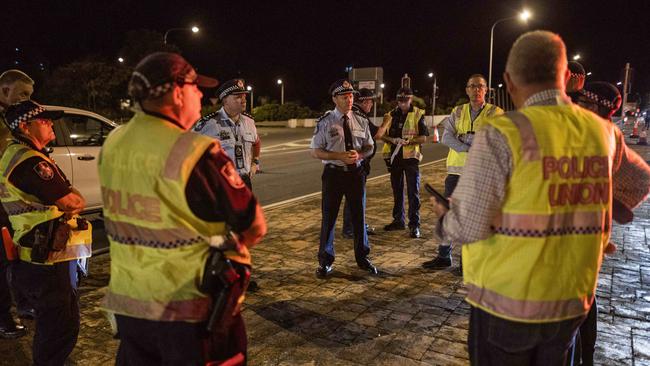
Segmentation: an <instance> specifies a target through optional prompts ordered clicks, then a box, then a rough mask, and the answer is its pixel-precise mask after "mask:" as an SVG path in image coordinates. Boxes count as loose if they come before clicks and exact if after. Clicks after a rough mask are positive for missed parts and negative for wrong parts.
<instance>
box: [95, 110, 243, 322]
mask: <svg viewBox="0 0 650 366" xmlns="http://www.w3.org/2000/svg"><path fill="white" fill-rule="evenodd" d="M143 136H146V139H142V137H143ZM214 145H218V142H217V141H216V140H214V139H212V138H209V137H207V136H203V135H200V134H197V133H194V132H187V131H182V130H181V129H179V128H178V127H176V126H174V125H172V124H170V123H168V122H166V121H164V120H161V119H158V118H156V117H153V116H149V115H145V114H141V113H138V114H136V115H135V116H134V117H133V119H132V120H131V121H130V122H129V123H127V124H126V125H123V126H121V127H119V128H117V129H115V130H114V131H113V132H111V134H110V135H109V137H108V138H107V140H106V142H105V143H104V147H103V150H102V159H101V162H100V163H99V173H100V182H101V186H102V197H103V200H104V217H105V222H106V231H107V233H108V234H109V242H110V251H111V280H110V283H109V288H108V291H107V294H106V297H105V298H104V301H103V305H102V306H103V308H104V309H106V310H108V311H109V312H112V313H117V314H123V315H127V316H131V317H135V318H141V319H149V320H156V321H186V322H199V321H203V320H205V319H206V318H207V316H208V310H209V307H210V302H211V300H210V298H209V296H208V295H206V294H203V293H201V292H200V291H199V289H198V285H199V283H200V282H201V278H202V276H203V268H204V265H205V261H206V260H207V257H208V251H209V245H208V242H209V240H210V237H212V236H216V235H225V234H226V232H227V230H226V225H225V223H224V222H206V221H203V220H201V219H200V218H198V217H196V216H195V215H194V213H193V212H192V210H191V209H190V207H189V205H188V204H187V202H186V199H185V187H186V185H187V182H188V180H189V177H190V175H191V173H192V170H193V169H194V166H195V165H196V163H197V162H198V161H199V159H200V158H201V157H202V156H203V155H204V153H205V152H206V151H207V150H208V149H210V148H211V147H213V146H214ZM134 159H135V160H137V161H139V162H141V163H140V164H135V163H134V161H133V160H134ZM246 255H247V256H248V258H250V257H249V255H248V252H246ZM249 263H250V262H249Z"/></svg>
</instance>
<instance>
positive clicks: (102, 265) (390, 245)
mask: <svg viewBox="0 0 650 366" xmlns="http://www.w3.org/2000/svg"><path fill="white" fill-rule="evenodd" d="M635 149H637V150H638V151H639V152H640V153H641V154H642V155H643V156H644V158H645V159H646V160H650V148H648V147H643V146H635ZM422 176H423V180H424V181H427V182H430V183H432V184H433V185H434V186H437V188H440V189H441V190H442V183H443V180H444V177H445V172H444V162H439V163H435V164H432V165H428V166H426V167H423V168H422ZM314 179H318V177H314ZM390 192H391V191H390V183H389V181H388V178H387V177H383V178H379V179H374V180H372V181H370V182H368V210H367V221H368V222H369V223H370V224H372V225H374V226H376V227H377V229H378V235H375V236H371V237H370V242H371V245H372V252H371V256H372V258H373V261H374V263H375V264H376V265H377V266H378V267H379V269H380V270H381V276H380V277H370V276H368V275H367V274H366V273H365V272H363V271H361V270H359V269H357V268H356V266H355V263H354V254H353V250H352V240H345V239H343V238H342V237H341V236H340V222H339V227H338V228H337V237H336V249H337V257H336V262H335V272H334V275H333V277H332V278H331V279H328V280H319V279H316V278H315V276H314V270H315V269H316V265H317V260H316V251H317V247H318V244H317V243H318V234H319V226H320V197H314V198H307V199H304V200H301V201H298V202H294V203H291V204H288V205H286V206H280V207H274V208H273V209H270V210H268V211H267V212H266V214H267V218H268V221H269V233H268V235H267V237H266V238H265V239H264V241H263V243H262V244H260V245H259V246H258V247H256V248H255V249H254V250H253V256H254V260H255V263H256V266H255V273H254V277H255V278H256V280H257V281H258V282H259V284H260V290H259V291H258V292H256V293H254V294H250V295H249V296H248V297H247V300H246V306H245V310H244V317H245V319H246V322H247V328H248V334H249V344H250V346H249V356H250V364H251V365H465V364H468V360H467V358H468V356H467V348H466V344H465V342H466V336H467V328H468V309H469V308H468V305H467V304H466V303H465V302H464V301H463V297H464V296H465V289H464V288H463V285H462V281H461V278H460V277H458V276H456V275H454V274H453V272H452V271H440V272H431V271H426V270H422V269H421V268H420V263H421V262H423V261H424V260H427V259H430V258H431V257H432V256H433V255H434V253H435V248H436V246H437V243H438V241H437V240H436V239H433V238H432V233H431V232H432V222H433V220H432V217H433V215H432V212H431V210H430V208H429V205H428V204H427V201H425V200H423V207H422V210H421V215H422V218H423V220H422V229H423V230H422V232H423V235H424V237H423V238H422V239H411V238H409V237H408V233H407V231H400V232H384V231H382V230H381V227H382V226H383V225H385V224H387V223H388V222H389V221H390V220H389V217H390V211H391V207H392V197H391V193H390ZM423 197H426V194H423ZM635 214H636V220H635V221H634V222H633V223H632V224H628V225H625V226H620V225H616V226H615V227H614V231H613V238H612V241H613V242H615V243H617V244H618V248H619V250H618V252H617V253H616V254H615V255H613V256H611V257H608V258H607V259H606V260H605V261H604V264H603V269H602V271H601V276H600V279H599V286H598V297H599V300H598V308H599V312H600V314H599V338H598V342H597V355H596V356H597V361H598V363H599V364H602V365H636V366H639V365H650V248H649V244H650V243H649V238H650V203H645V204H643V205H642V206H641V207H639V208H638V209H637V210H636V211H635ZM454 258H458V248H456V250H455V251H454ZM109 260H110V259H109V256H108V255H102V256H98V257H96V258H93V260H92V261H91V271H92V274H91V276H90V278H88V279H86V280H85V281H84V283H83V287H82V288H81V309H82V310H81V312H82V314H81V317H82V326H81V332H80V336H79V342H78V343H77V347H76V348H75V350H74V352H73V354H72V357H71V362H70V364H77V365H104V364H111V363H113V360H114V355H115V353H116V349H117V341H115V340H113V339H112V337H111V333H110V327H109V325H108V322H107V321H106V320H105V319H104V317H103V315H102V313H101V312H100V311H99V310H98V309H97V304H98V301H99V299H100V298H101V296H102V287H104V286H106V284H107V283H108V262H109ZM26 325H27V326H28V327H30V328H31V329H33V327H34V323H33V322H30V321H28V322H26ZM30 350H31V334H30V336H28V337H24V338H22V339H20V340H0V354H1V355H2V357H1V358H0V364H2V365H28V364H29V360H30V359H31V357H30V352H31V351H30Z"/></svg>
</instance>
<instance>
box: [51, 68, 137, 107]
mask: <svg viewBox="0 0 650 366" xmlns="http://www.w3.org/2000/svg"><path fill="white" fill-rule="evenodd" d="M130 76H131V70H130V69H129V68H127V67H124V66H121V65H115V64H109V63H105V62H101V61H93V60H89V61H77V62H73V63H70V64H67V65H64V66H61V67H59V68H57V69H55V70H54V72H53V73H52V75H51V76H50V77H49V78H48V79H47V80H46V81H45V85H44V87H43V88H41V92H40V93H39V97H40V99H41V101H42V102H44V103H48V104H56V105H64V106H69V107H77V108H83V109H89V110H92V111H95V112H97V113H100V114H104V115H108V116H111V117H114V116H116V115H119V114H120V113H119V102H120V99H122V98H126V97H127V92H126V89H127V83H128V81H129V77H130Z"/></svg>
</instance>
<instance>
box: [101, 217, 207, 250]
mask: <svg viewBox="0 0 650 366" xmlns="http://www.w3.org/2000/svg"><path fill="white" fill-rule="evenodd" d="M104 224H105V225H106V233H107V234H108V236H109V237H110V238H111V240H113V241H116V242H118V243H120V244H131V245H141V246H144V247H149V248H159V249H173V248H180V247H183V246H187V245H194V244H197V243H201V242H205V239H204V238H203V237H202V236H201V235H199V234H197V233H196V232H193V231H191V230H188V229H184V228H176V229H152V228H146V227H142V226H138V225H133V224H128V223H126V222H120V221H112V220H110V219H109V218H104Z"/></svg>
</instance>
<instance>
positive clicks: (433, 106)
mask: <svg viewBox="0 0 650 366" xmlns="http://www.w3.org/2000/svg"><path fill="white" fill-rule="evenodd" d="M428 76H429V77H430V78H433V94H431V124H433V123H434V119H435V116H436V89H438V86H437V82H438V78H437V77H436V74H435V73H434V72H430V73H429V75H428Z"/></svg>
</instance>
